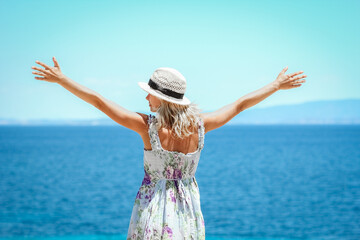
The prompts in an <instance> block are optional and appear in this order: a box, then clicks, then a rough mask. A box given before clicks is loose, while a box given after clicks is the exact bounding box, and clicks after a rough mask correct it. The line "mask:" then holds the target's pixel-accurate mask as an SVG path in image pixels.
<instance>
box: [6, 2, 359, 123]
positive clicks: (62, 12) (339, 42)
mask: <svg viewBox="0 0 360 240" xmlns="http://www.w3.org/2000/svg"><path fill="white" fill-rule="evenodd" d="M359 11H360V1H356V0H353V1H344V0H342V1H340V0H339V1H330V0H326V1H318V0H317V1H257V0H251V1H250V0H249V1H209V0H206V1H104V0H102V1H100V0H99V1H89V0H87V1H48V0H46V1H35V0H32V1H19V0H17V1H10V0H8V1H4V0H2V1H0V26H1V33H2V34H1V37H0V50H1V51H0V52H1V54H0V64H1V78H0V84H1V85H0V86H1V88H0V93H1V94H0V100H1V101H0V104H1V105H0V118H18V119H39V118H46V119H87V118H104V117H107V116H106V115H105V114H103V113H102V112H100V111H99V110H98V109H96V108H95V107H93V106H91V105H90V104H88V103H86V102H84V101H82V100H81V99H79V98H77V97H76V96H75V95H73V94H72V93H70V92H68V91H67V90H66V89H64V88H62V87H61V86H60V85H58V84H53V83H49V82H44V81H39V80H35V79H34V75H33V74H32V73H31V72H32V69H31V66H35V65H36V64H35V60H40V61H42V62H45V63H47V64H51V65H52V64H53V63H52V60H51V57H52V56H55V57H56V58H57V59H58V61H59V64H60V67H61V68H62V71H63V73H64V74H66V75H67V76H68V77H70V78H72V79H73V80H75V81H77V82H78V83H80V84H83V85H85V86H87V87H89V88H91V89H93V90H94V91H97V92H99V93H100V94H102V95H103V96H104V97H106V98H109V99H111V100H113V101H115V102H116V103H118V104H119V105H121V106H123V107H125V108H127V109H129V110H132V111H140V112H144V113H149V109H148V102H147V101H146V99H145V97H146V93H145V92H144V91H143V90H142V89H140V88H139V86H138V85H137V82H138V81H144V82H147V81H148V79H149V77H150V76H151V74H152V72H153V71H154V70H155V69H156V68H158V67H173V68H176V69H178V70H179V71H180V72H181V73H182V74H183V75H184V76H185V77H186V78H187V92H186V96H187V97H188V98H189V99H190V100H192V101H194V102H195V103H198V104H199V106H200V108H201V109H203V110H204V111H212V110H216V109H218V108H220V107H222V106H224V105H226V104H229V103H231V102H233V101H235V100H237V99H238V98H240V97H241V96H243V95H245V94H247V93H249V92H252V91H254V90H257V89H258V88H261V87H262V86H264V85H266V84H268V83H270V82H271V81H273V80H274V79H275V78H276V76H277V75H278V73H279V72H280V71H281V70H282V69H283V68H284V67H285V66H289V70H288V73H292V72H295V71H300V70H303V71H304V72H305V74H306V75H308V77H307V82H306V83H304V84H303V86H302V87H300V88H295V89H292V90H282V91H279V92H277V93H275V94H274V95H271V96H270V97H269V98H267V99H265V100H264V101H263V102H261V103H259V104H258V105H256V106H254V108H261V107H267V106H275V105H283V104H293V103H302V102H308V101H313V100H327V99H331V100H334V99H346V98H360V91H359V90H360V81H359V77H358V71H357V70H358V68H359V66H360V44H359V43H360V33H359V24H360V17H359V14H358V13H359Z"/></svg>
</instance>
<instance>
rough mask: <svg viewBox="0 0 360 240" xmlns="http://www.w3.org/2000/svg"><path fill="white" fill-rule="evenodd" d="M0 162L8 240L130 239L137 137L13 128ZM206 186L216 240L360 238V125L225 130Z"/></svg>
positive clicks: (204, 162) (217, 137) (2, 132)
mask: <svg viewBox="0 0 360 240" xmlns="http://www.w3.org/2000/svg"><path fill="white" fill-rule="evenodd" d="M0 164H1V168H0V239H12V240H15V239H16V240H17V239H41V240H43V239H47V240H63V239H66V240H83V239H89V240H95V239H96V240H97V239H101V240H115V239H116V240H118V239H126V233H127V228H128V225H129V221H130V216H131V211H132V207H133V204H134V200H135V197H136V194H137V191H138V189H139V187H140V185H141V182H142V178H143V176H144V170H143V143H142V140H141V138H140V136H139V135H138V134H137V133H135V132H133V131H131V130H129V129H126V128H124V127H122V126H86V127H85V126H6V127H5V126H3V127H0ZM196 179H197V182H198V185H199V189H200V196H201V207H202V211H203V215H204V220H205V228H206V239H209V240H214V239H243V240H244V239H360V126H359V125H258V126H256V125H239V126H226V125H225V126H223V127H221V128H219V129H216V130H214V131H210V132H209V133H207V134H206V136H205V147H204V149H203V151H202V154H201V158H200V162H199V165H198V170H197V172H196Z"/></svg>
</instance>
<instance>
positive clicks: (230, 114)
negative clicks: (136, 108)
mask: <svg viewBox="0 0 360 240" xmlns="http://www.w3.org/2000/svg"><path fill="white" fill-rule="evenodd" d="M52 60H53V62H54V66H53V67H50V66H48V65H47V64H45V63H42V62H40V61H36V63H37V64H39V65H40V66H42V67H43V68H41V67H35V66H33V67H32V69H33V70H36V71H33V72H32V73H33V74H34V75H38V76H35V79H37V80H41V81H47V82H52V83H57V84H59V85H61V86H62V87H64V88H65V89H67V90H68V91H70V92H71V93H73V94H74V95H75V96H77V97H79V98H81V99H82V100H84V101H86V102H88V103H90V104H91V105H93V106H94V107H96V108H97V109H99V110H100V111H102V112H103V113H105V114H106V115H108V116H109V117H110V118H111V119H113V120H114V121H115V122H117V123H119V124H120V125H122V126H124V127H126V128H129V129H131V130H133V131H135V132H137V133H138V134H139V135H140V136H141V138H142V139H143V142H144V149H147V150H150V149H151V144H150V139H149V134H148V126H147V115H146V114H143V113H139V112H132V111H130V110H127V109H125V108H123V107H122V106H120V105H118V104H116V103H115V102H113V101H111V100H109V99H106V98H105V97H103V96H102V95H100V94H99V93H97V92H95V91H93V90H91V89H89V88H87V87H85V86H83V85H81V84H79V83H77V82H75V81H73V80H72V79H70V78H69V77H67V76H65V75H64V74H63V73H62V71H61V68H60V66H59V64H58V62H57V60H56V59H55V57H53V59H52ZM287 69H288V67H285V68H284V69H283V70H282V71H281V72H280V73H279V75H278V76H277V77H276V79H275V80H274V81H272V82H270V83H268V84H267V85H265V86H263V87H262V88H260V89H258V90H255V91H253V92H251V93H248V94H246V95H244V96H242V97H240V98H239V99H237V100H236V101H235V102H232V103H230V104H227V105H225V106H223V107H221V108H220V109H218V110H216V111H213V112H207V113H201V115H200V117H201V118H202V120H203V122H204V127H205V133H207V132H209V131H212V130H214V129H217V128H219V127H221V126H223V125H224V124H226V123H227V122H229V121H230V120H231V119H232V118H234V117H235V116H236V115H238V114H239V113H240V112H242V111H244V110H246V109H248V108H250V107H252V106H255V105H256V104H258V103H259V102H261V101H263V100H264V99H266V98H267V97H269V96H270V95H272V94H273V93H275V92H277V91H279V90H289V89H293V88H298V87H300V86H302V83H304V82H305V78H306V77H307V76H306V75H301V76H300V74H303V73H304V71H298V72H294V73H290V74H286V71H287ZM146 99H147V100H148V101H149V107H150V110H151V112H156V109H157V108H158V107H159V106H160V104H161V100H160V99H159V98H157V97H155V96H153V95H151V94H148V95H147V96H146ZM170 135H171V134H170V132H169V131H168V130H166V129H165V130H162V131H159V138H160V142H161V144H162V146H163V148H164V149H166V150H169V151H179V152H183V153H189V152H194V151H195V150H196V148H197V140H196V139H197V136H195V137H191V138H190V137H189V139H187V140H186V141H174V140H172V141H171V140H170V138H169V136H170ZM194 135H197V134H194Z"/></svg>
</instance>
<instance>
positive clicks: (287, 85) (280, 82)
mask: <svg viewBox="0 0 360 240" xmlns="http://www.w3.org/2000/svg"><path fill="white" fill-rule="evenodd" d="M287 70H288V67H285V68H284V69H283V70H282V71H281V72H280V73H279V75H278V77H277V78H276V80H275V81H274V82H275V84H276V86H277V88H278V89H279V90H281V89H291V88H296V87H300V86H301V83H304V82H305V79H303V80H300V79H302V78H306V77H307V76H306V75H302V76H297V75H300V74H302V73H304V71H299V72H295V73H291V74H285V72H286V71H287Z"/></svg>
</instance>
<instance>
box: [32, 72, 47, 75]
mask: <svg viewBox="0 0 360 240" xmlns="http://www.w3.org/2000/svg"><path fill="white" fill-rule="evenodd" d="M32 73H33V74H36V75H40V76H46V75H45V74H44V73H42V72H32Z"/></svg>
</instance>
